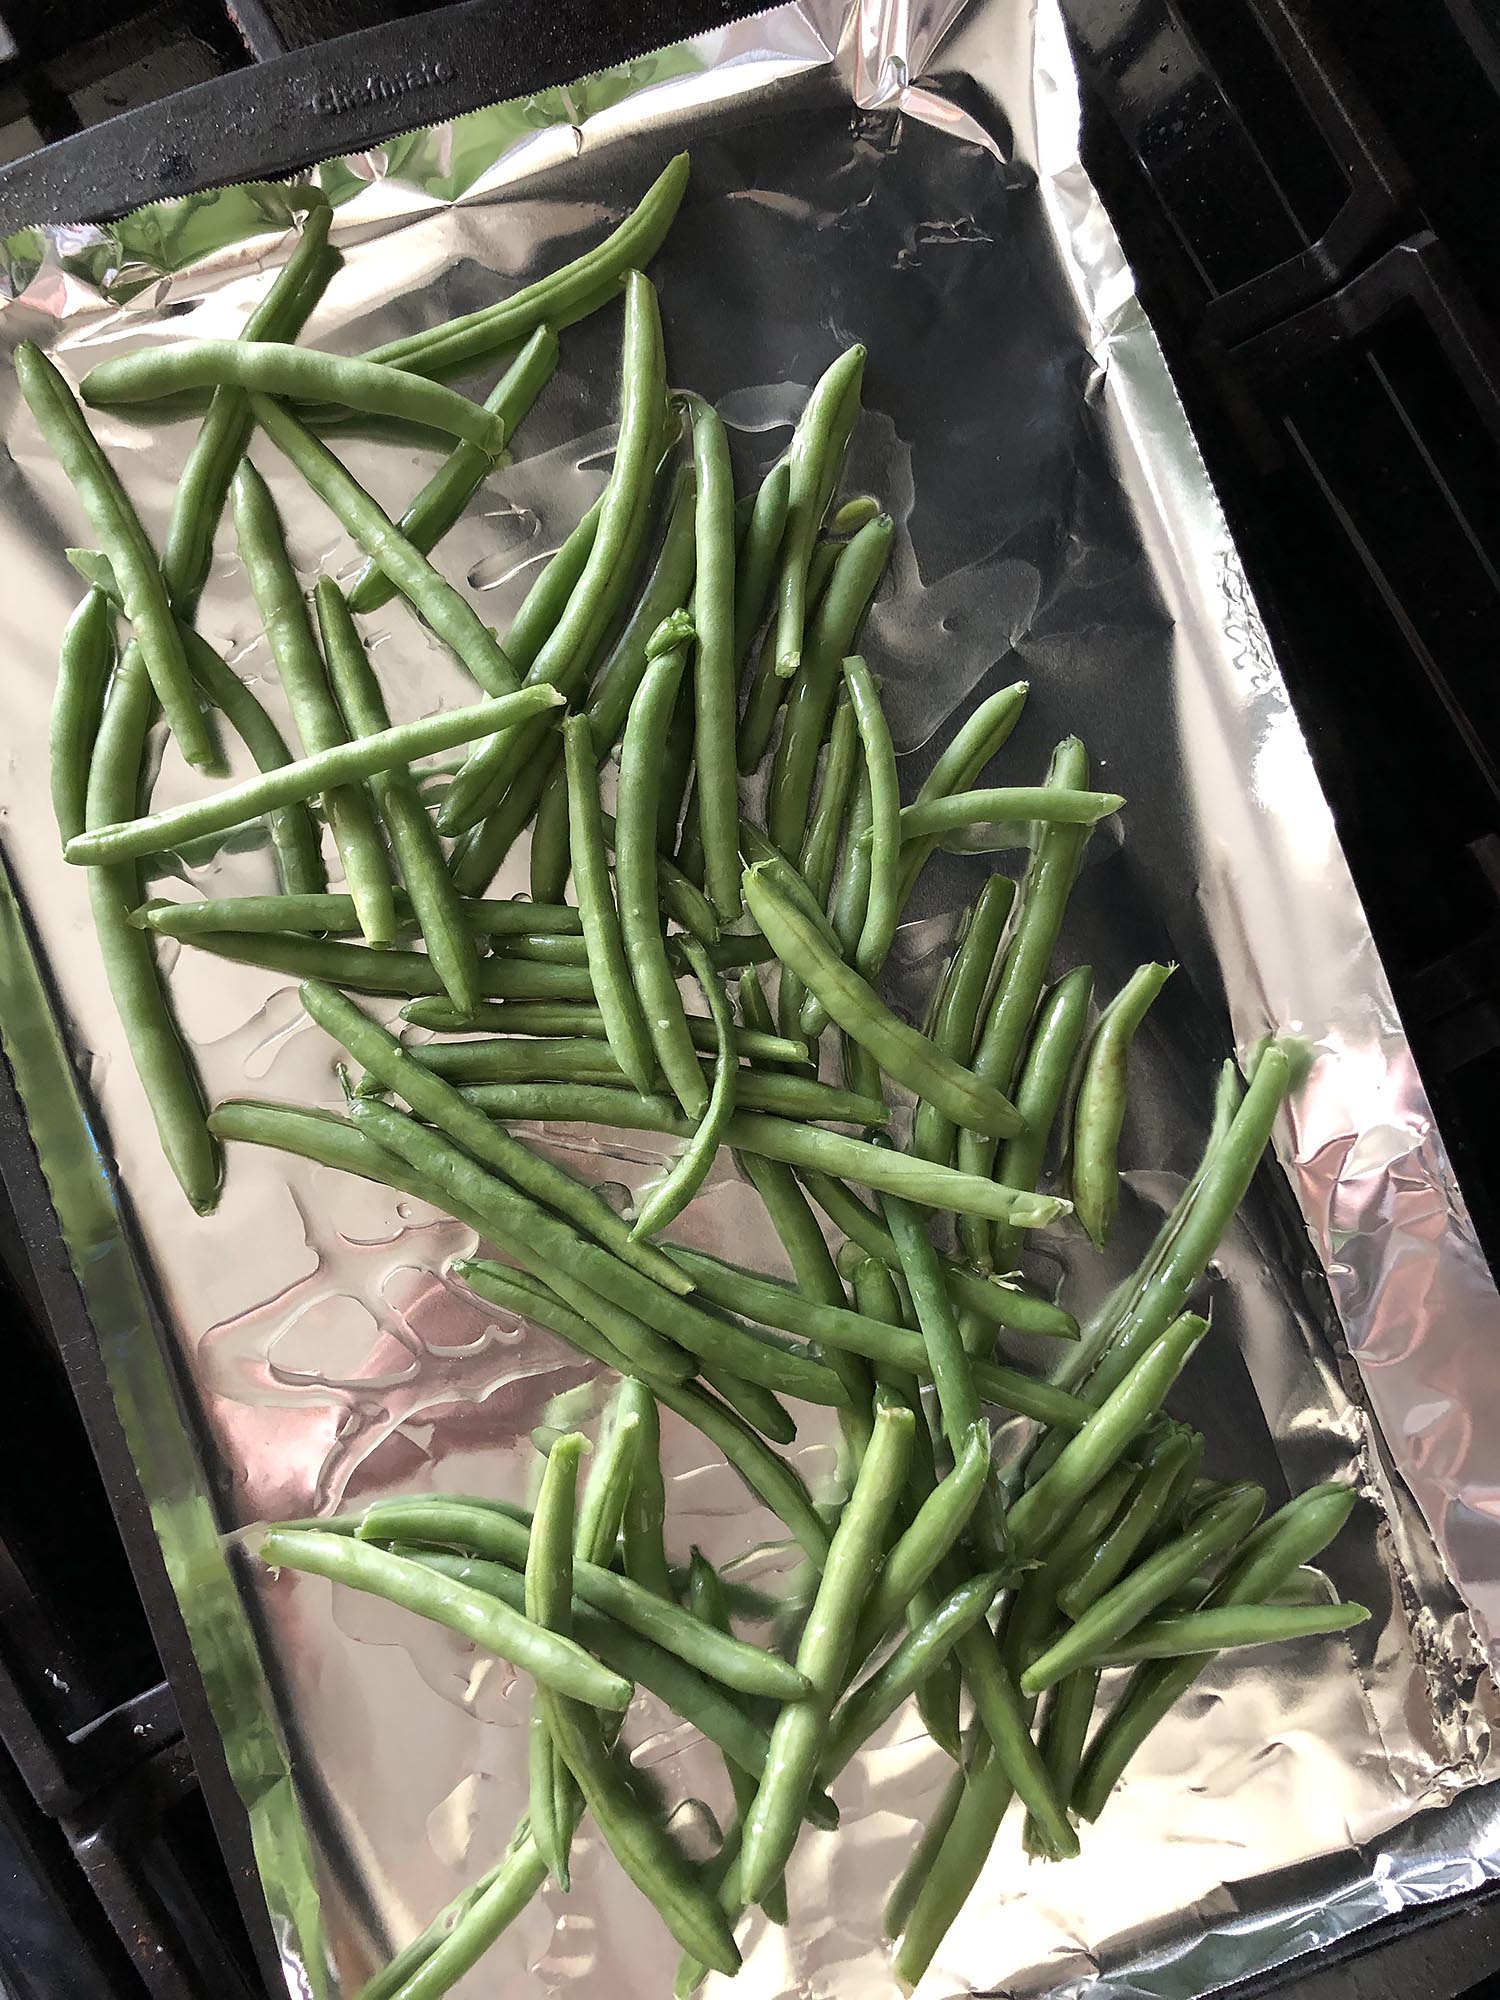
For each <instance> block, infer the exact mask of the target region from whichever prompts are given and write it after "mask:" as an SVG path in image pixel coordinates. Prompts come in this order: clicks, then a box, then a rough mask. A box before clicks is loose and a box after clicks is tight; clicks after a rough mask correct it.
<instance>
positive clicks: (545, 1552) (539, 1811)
mask: <svg viewBox="0 0 1500 2000" xmlns="http://www.w3.org/2000/svg"><path fill="white" fill-rule="evenodd" d="M585 1448H586V1444H585V1440H584V1439H583V1438H582V1437H581V1436H580V1435H579V1434H578V1433H577V1432H576V1431H574V1432H572V1433H570V1434H569V1435H567V1436H565V1437H560V1438H558V1439H557V1441H556V1443H555V1444H554V1445H553V1447H552V1449H551V1451H550V1452H549V1453H548V1454H547V1464H546V1470H545V1471H544V1473H543V1475H542V1485H541V1491H540V1492H539V1493H538V1495H537V1502H536V1509H535V1512H534V1513H533V1515H532V1517H531V1541H530V1544H529V1545H528V1547H527V1550H526V1571H525V1577H524V1579H523V1584H522V1590H523V1601H524V1604H525V1616H526V1617H527V1618H528V1619H530V1621H531V1623H532V1624H533V1625H535V1626H537V1627H539V1628H540V1630H542V1631H544V1632H556V1633H558V1634H559V1635H561V1636H562V1637H564V1638H571V1637H572V1636H573V1634H572V1624H573V1619H572V1609H573V1530H574V1524H575V1521H576V1519H577V1496H578V1461H579V1459H580V1458H581V1457H582V1455H583V1452H584V1450H585ZM528 1745H529V1763H530V1771H531V1813H530V1818H531V1837H532V1839H533V1840H534V1841H535V1842H536V1844H537V1846H538V1848H539V1849H540V1850H541V1853H542V1856H543V1859H544V1860H545V1861H546V1863H547V1868H548V1872H549V1873H550V1874H551V1875H552V1877H553V1879H554V1880H555V1881H556V1883H557V1886H558V1887H559V1888H560V1889H562V1890H563V1891H564V1892H566V1891H567V1890H568V1889H569V1888H570V1887H571V1886H572V1884H571V1882H570V1880H569V1876H568V1849H569V1848H570V1847H571V1845H572V1840H573V1825H574V1818H575V1815H574V1811H573V1798H572V1793H573V1787H572V1784H571V1781H570V1779H569V1776H568V1772H567V1769H566V1767H565V1766H564V1765H563V1764H562V1760H561V1757H560V1755H559V1753H558V1749H557V1745H556V1743H555V1742H554V1740H553V1736H552V1731H551V1729H550V1728H549V1727H548V1723H547V1717H546V1712H545V1709H544V1707H543V1704H542V1701H541V1699H540V1697H539V1698H538V1701H537V1704H536V1707H535V1709H534V1710H533V1712H532V1716H531V1725H530V1729H529V1732H528Z"/></svg>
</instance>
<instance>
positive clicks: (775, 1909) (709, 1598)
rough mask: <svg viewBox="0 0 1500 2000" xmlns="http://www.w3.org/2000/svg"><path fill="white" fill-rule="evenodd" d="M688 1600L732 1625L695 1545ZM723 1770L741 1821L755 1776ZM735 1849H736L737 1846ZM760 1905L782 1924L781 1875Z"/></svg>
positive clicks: (712, 1621) (715, 1620)
mask: <svg viewBox="0 0 1500 2000" xmlns="http://www.w3.org/2000/svg"><path fill="white" fill-rule="evenodd" d="M688 1604H689V1606H690V1608H691V1609H692V1611H693V1612H694V1613H695V1615H696V1616H697V1617H699V1618H701V1619H702V1620H703V1622H704V1623H705V1624H706V1625H713V1626H715V1627H716V1628H717V1629H718V1630H719V1631H720V1632H728V1631H731V1630H732V1629H733V1627H732V1625H731V1623H730V1618H729V1601H728V1599H727V1597H726V1596H725V1592H724V1586H723V1584H722V1583H721V1582H720V1580H719V1573H718V1571H717V1570H716V1569H715V1568H714V1566H713V1564H712V1563H711V1562H710V1561H709V1560H708V1558H707V1556H705V1555H704V1553H703V1551H702V1550H701V1549H697V1548H695V1549H694V1550H693V1554H692V1562H691V1565H690V1567H689V1570H688ZM725 1770H726V1772H727V1774H728V1777H729V1783H730V1788H731V1790H732V1791H733V1793H734V1807H735V1813H736V1816H737V1819H738V1820H739V1821H740V1822H741V1823H743V1821H744V1817H745V1814H746V1813H747V1812H748V1811H749V1809H750V1806H751V1803H752V1801H753V1800H754V1798H755V1791H756V1783H755V1779H754V1778H752V1777H751V1776H750V1775H749V1774H748V1773H747V1772H746V1771H744V1770H742V1769H741V1768H740V1766H739V1765H737V1764H735V1763H733V1762H732V1761H731V1760H729V1759H726V1760H725ZM756 1775H757V1776H758V1775H759V1774H758V1773H757V1774H756ZM736 1831H738V1828H736ZM727 1847H728V1843H727V1842H726V1843H725V1846H724V1847H721V1849H720V1856H719V1858H720V1859H721V1860H724V1859H725V1851H726V1848H727ZM735 1851H736V1852H737V1851H738V1850H737V1847H736V1850H735ZM732 1859H733V1855H730V1856H729V1860H732ZM725 1866H726V1871H727V1867H728V1861H727V1860H726V1861H725ZM721 1879H722V1878H721ZM761 1907H762V1909H764V1911H765V1913H766V1915H767V1916H768V1917H769V1918H770V1920H771V1922H772V1923H774V1924H784V1923H785V1922H786V1920H787V1907H786V1882H785V1879H783V1880H782V1881H780V1882H777V1883H775V1884H773V1885H772V1887H771V1888H770V1889H768V1890H767V1891H766V1894H765V1896H764V1898H763V1899H762V1902H761Z"/></svg>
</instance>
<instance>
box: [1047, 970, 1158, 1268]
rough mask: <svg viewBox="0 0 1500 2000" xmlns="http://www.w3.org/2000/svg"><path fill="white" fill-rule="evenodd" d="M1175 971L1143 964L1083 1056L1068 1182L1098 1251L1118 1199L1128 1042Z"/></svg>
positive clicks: (1108, 1011)
mask: <svg viewBox="0 0 1500 2000" xmlns="http://www.w3.org/2000/svg"><path fill="white" fill-rule="evenodd" d="M1172 972H1173V967H1172V966H1170V965H1142V966H1139V967H1138V968H1137V969H1136V971H1135V972H1133V973H1132V974H1131V976H1130V978H1129V979H1128V980H1127V981H1126V983H1125V985H1124V986H1122V987H1121V989H1120V991H1119V992H1118V993H1117V994H1116V995H1115V997H1114V999H1113V1000H1112V1001H1111V1002H1110V1003H1109V1005H1108V1006H1107V1007H1106V1008H1105V1010H1104V1012H1103V1013H1102V1014H1101V1015H1100V1016H1099V1023H1098V1026H1097V1027H1096V1028H1095V1030H1094V1032H1093V1035H1092V1036H1091V1038H1090V1040H1089V1046H1088V1052H1087V1054H1086V1055H1085V1057H1084V1063H1083V1075H1082V1078H1081V1080H1080V1082H1079V1085H1078V1097H1077V1101H1076V1102H1075V1104H1074V1107H1073V1152H1072V1161H1071V1166H1070V1172H1069V1180H1070V1182H1071V1184H1072V1193H1073V1205H1074V1209H1075V1211H1076V1213H1077V1216H1078V1220H1079V1221H1080V1222H1081V1223H1082V1224H1083V1226H1084V1228H1085V1229H1086V1230H1087V1231H1088V1233H1089V1238H1090V1240H1091V1241H1092V1243H1093V1245H1094V1248H1095V1249H1096V1250H1102V1249H1103V1248H1104V1245H1105V1243H1106V1242H1107V1241H1108V1240H1109V1235H1110V1231H1111V1230H1112V1229H1113V1227H1114V1220H1115V1211H1116V1209H1117V1208H1118V1206H1119V1201H1120V1169H1119V1162H1118V1150H1119V1144H1120V1128H1121V1126H1122V1125H1123V1124H1124V1122H1125V1086H1126V1080H1127V1079H1126V1068H1127V1064H1128V1062H1129V1059H1130V1044H1131V1042H1132V1041H1133V1040H1134V1038H1135V1035H1136V1032H1137V1030H1138V1029H1139V1027H1140V1025H1141V1022H1142V1021H1143V1020H1144V1019H1145V1017H1146V1010H1147V1008H1148V1007H1149V1006H1150V1005H1151V1003H1152V1001H1153V1000H1154V999H1155V998H1156V996H1157V994H1158V993H1160V991H1161V989H1162V988H1163V986H1165V985H1166V983H1167V981H1168V979H1170V978H1171V976H1172Z"/></svg>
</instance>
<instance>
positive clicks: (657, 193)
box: [364, 153, 688, 375]
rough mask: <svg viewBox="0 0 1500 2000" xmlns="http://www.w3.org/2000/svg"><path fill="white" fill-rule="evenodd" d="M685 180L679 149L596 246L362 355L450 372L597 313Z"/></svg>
mask: <svg viewBox="0 0 1500 2000" xmlns="http://www.w3.org/2000/svg"><path fill="white" fill-rule="evenodd" d="M687 181H688V156H687V154H686V153H678V154H677V155H676V156H675V157H674V158H673V159H671V160H669V161H668V162H667V164H666V166H665V167H664V168H663V169H662V171H661V173H660V174H659V175H658V176H657V178H656V179H655V180H654V181H653V182H652V184H651V186H650V187H649V188H648V189H647V190H646V192H645V194H644V195H643V196H642V197H641V199H640V201H639V203H638V204H637V205H636V207H635V208H634V209H633V210H632V211H631V213H630V214H629V215H628V216H626V218H625V220H624V221H623V222H622V223H621V224H620V225H619V227H618V228H616V229H615V230H613V231H612V232H611V233H610V235H608V236H607V237H606V238H605V239H604V241H603V242H602V243H599V244H596V245H595V246H594V248H593V249H592V250H586V251H585V252H584V253H583V255H582V256H581V257H575V258H574V259H573V261H572V262H571V263H569V264H565V265H563V267H562V269H561V270H558V271H552V272H550V273H549V274H548V275H547V276H546V277H545V278H540V279H538V280H537V281H536V283H535V284H531V285H527V286H526V287H525V288H524V289H523V290H521V291H519V292H515V293H513V294H512V295H511V297H510V298H508V299H502V300H500V301H498V302H497V303H496V304H495V305H490V306H482V307H480V308H479V310H478V311H477V312H471V313H466V314H464V315H463V316H462V317H461V318H459V319H453V320H447V321H445V322H444V323H443V324H441V325H439V326H434V327H428V328H426V329H425V330H424V331H423V332H421V333H412V334H406V335H404V336H403V337H402V338H401V339H399V340H391V341H387V342H386V343H385V344H384V346H381V347H374V348H371V349H370V350H369V352H368V353H367V354H366V355H365V356H364V359H365V360H366V361H383V362H385V363H386V364H387V366H389V367H392V368H404V369H408V370H410V371H411V372H412V373H414V374H421V375H427V374H431V375H439V374H450V373H456V372H457V371H458V370H460V369H461V368H462V367H463V366H464V365H465V364H466V363H469V362H474V361H481V360H483V358H484V357H485V355H487V354H493V353H496V352H498V351H499V350H500V349H502V348H506V347H513V346H514V345H515V344H516V343H517V342H518V341H521V340H525V339H526V338H527V336H528V335H529V334H531V333H532V332H533V331H534V330H535V329H536V328H537V327H539V326H550V327H551V328H552V329H553V331H554V332H557V331H559V330H560V329H561V328H563V327H565V326H570V325H572V324H573V322H574V321H575V320H579V319H583V318H585V317H587V315H588V314H590V313H593V312H597V311H598V310H599V308H600V307H601V306H603V305H607V304H608V302H609V301H610V300H611V299H612V298H614V297H615V296H616V295H617V294H618V292H619V289H620V283H621V280H622V278H623V277H624V276H625V274H626V273H627V272H628V271H630V270H632V269H636V270H641V269H644V267H645V266H646V265H647V264H649V263H650V261H651V259H652V258H653V257H654V256H655V255H656V252H657V251H658V250H659V249H660V248H661V245H662V241H663V239H664V238H665V236H666V233H667V231H668V230H669V229H670V228H671V226H672V220H673V217H674V216H675V215H676V213H677V209H678V206H679V204H680V203H681V201H682V197H683V193H684V191H685V189H686V187H687Z"/></svg>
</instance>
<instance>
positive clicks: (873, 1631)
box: [849, 1423, 990, 1661]
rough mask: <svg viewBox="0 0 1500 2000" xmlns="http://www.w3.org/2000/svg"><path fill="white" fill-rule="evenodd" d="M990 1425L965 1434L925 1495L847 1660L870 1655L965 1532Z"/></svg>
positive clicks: (982, 1479)
mask: <svg viewBox="0 0 1500 2000" xmlns="http://www.w3.org/2000/svg"><path fill="white" fill-rule="evenodd" d="M989 1469H990V1433H989V1426H988V1425H987V1424H984V1423H978V1424H976V1425H975V1426H974V1428H973V1430H971V1431H970V1433H969V1435H968V1437H967V1438H966V1439H965V1440H964V1445H963V1449H962V1450H961V1451H960V1452H959V1453H958V1455H957V1457H956V1459H955V1461H954V1466H953V1470H952V1471H951V1472H950V1473H949V1474H948V1475H947V1477H946V1478H944V1479H940V1480H939V1481H938V1482H937V1484H936V1485H935V1486H933V1488H932V1489H931V1491H930V1492H929V1493H928V1494H927V1495H926V1496H925V1497H924V1498H923V1500H922V1502H921V1504H920V1505H919V1506H918V1507H917V1509H916V1511H915V1513H914V1514H913V1515H912V1518H911V1519H910V1521H909V1522H908V1523H907V1525H906V1527H905V1528H904V1529H903V1530H902V1532H901V1534H900V1536H899V1537H898V1539H897V1540H896V1542H895V1544H894V1545H893V1547H892V1548H891V1551H890V1554H889V1555H888V1556H887V1557H886V1559H885V1563H884V1565H883V1566H882V1568H881V1572H880V1576H879V1578H878V1579H877V1581H876V1584H875V1587H874V1589H873V1590H872V1591H871V1592H870V1596H869V1601H868V1602H867V1603H866V1605H865V1608H864V1612H863V1614H862V1615H861V1618H860V1622H859V1627H858V1630H857V1631H856V1633H855V1636H854V1644H853V1646H852V1647H851V1649H850V1654H849V1657H850V1659H851V1660H858V1661H863V1660H866V1659H868V1658H869V1656H870V1655H871V1653H873V1652H874V1651H875V1648H876V1647H877V1646H878V1645H880V1643H881V1642H882V1640H883V1639H884V1638H885V1635H886V1634H887V1632H889V1631H890V1630H891V1628H892V1627H893V1626H894V1625H895V1623H896V1621H897V1620H898V1619H899V1618H901V1617H902V1616H903V1615H904V1614H905V1612H906V1610H907V1607H908V1606H909V1605H910V1603H911V1601H912V1599H913V1598H914V1597H915V1596H916V1594H917V1593H918V1592H919V1591H920V1590H921V1589H922V1586H923V1585H924V1584H925V1583H926V1582H927V1581H928V1579H929V1578H930V1577H931V1576H932V1575H933V1573H934V1572H935V1571H936V1570H937V1569H938V1567H939V1565H940V1564H941V1563H942V1562H943V1560H944V1558H945V1557H946V1556H947V1555H948V1553H949V1551H950V1550H951V1549H953V1548H955V1547H956V1546H957V1544H958V1541H959V1538H960V1537H961V1536H962V1535H963V1533H964V1531H965V1529H966V1528H967V1527H968V1525H969V1521H970V1519H971V1517H972V1516H973V1513H974V1509H975V1507H976V1506H977V1505H978V1503H979V1500H980V1497H981V1495H982V1494H983V1493H984V1491H985V1488H986V1485H987V1483H988V1480H989Z"/></svg>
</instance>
